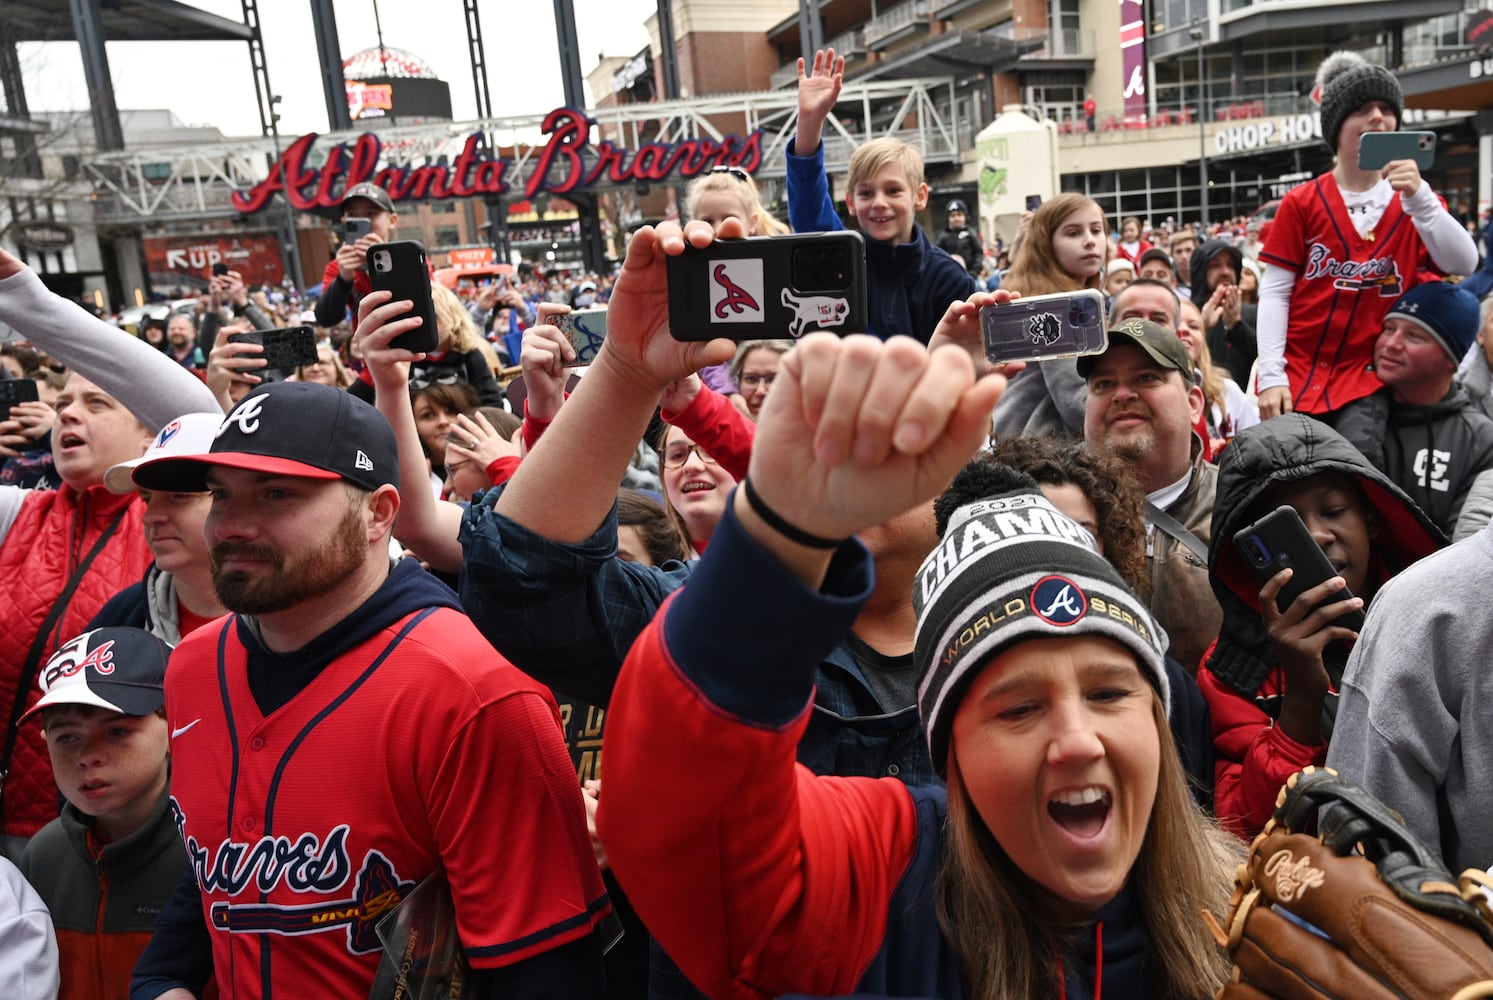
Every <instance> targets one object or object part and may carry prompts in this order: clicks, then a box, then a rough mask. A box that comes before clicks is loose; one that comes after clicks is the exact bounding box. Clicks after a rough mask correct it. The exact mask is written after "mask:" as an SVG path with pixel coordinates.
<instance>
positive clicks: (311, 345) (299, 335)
mask: <svg viewBox="0 0 1493 1000" xmlns="http://www.w3.org/2000/svg"><path fill="white" fill-rule="evenodd" d="M228 342H229V343H230V344H259V345H260V346H261V347H263V348H264V350H263V352H262V353H261V354H260V355H259V356H260V357H262V358H264V362H265V364H264V368H262V369H259V370H258V371H257V372H256V374H258V375H260V376H261V377H262V378H263V379H264V381H266V382H273V381H276V380H277V379H278V378H283V377H284V376H286V375H289V374H290V373H292V372H294V371H295V370H296V369H297V368H299V367H301V366H302V365H314V364H316V362H317V360H318V355H317V352H316V331H315V330H313V329H311V327H309V326H287V327H284V328H282V329H277V330H253V331H250V332H249V333H232V334H229V335H228Z"/></svg>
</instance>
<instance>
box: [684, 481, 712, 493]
mask: <svg viewBox="0 0 1493 1000" xmlns="http://www.w3.org/2000/svg"><path fill="white" fill-rule="evenodd" d="M713 489H715V483H707V482H703V481H700V480H696V481H695V482H692V483H685V484H684V485H683V486H681V487H680V488H679V492H680V493H681V494H685V495H688V494H690V493H704V492H706V491H708V490H713Z"/></svg>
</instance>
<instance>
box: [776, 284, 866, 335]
mask: <svg viewBox="0 0 1493 1000" xmlns="http://www.w3.org/2000/svg"><path fill="white" fill-rule="evenodd" d="M782 302H783V305H785V306H787V307H788V308H789V309H792V310H793V322H792V323H790V324H788V332H789V333H791V334H793V339H794V340H797V339H798V338H799V337H801V336H803V335H804V334H805V333H807V332H808V331H809V330H811V329H812V330H828V329H829V328H830V327H836V326H839V325H840V324H842V323H844V322H845V317H846V316H849V315H850V303H849V302H848V301H847V300H845V299H837V298H834V297H833V296H829V295H805V296H803V297H802V298H800V297H799V296H797V295H794V294H793V293H792V292H790V291H788V289H786V288H785V289H783V299H782Z"/></svg>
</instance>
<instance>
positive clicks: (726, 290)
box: [668, 231, 868, 341]
mask: <svg viewBox="0 0 1493 1000" xmlns="http://www.w3.org/2000/svg"><path fill="white" fill-rule="evenodd" d="M668 274H669V332H670V333H672V334H673V336H674V339H675V340H684V341H695V340H713V339H715V338H716V337H728V338H730V339H731V340H737V341H742V340H782V339H784V338H786V337H793V338H794V339H797V338H799V337H802V336H803V335H804V334H806V333H812V332H813V331H815V330H826V331H828V332H830V333H838V334H851V333H863V332H864V331H865V329H866V321H867V317H868V310H867V307H866V242H865V240H864V239H863V238H862V237H861V234H860V233H857V232H850V231H846V232H839V233H796V234H793V235H789V236H753V237H749V238H747V239H741V240H717V241H716V242H714V243H712V244H710V246H708V247H705V248H704V249H698V248H696V247H686V248H685V251H684V253H682V254H680V255H679V256H677V257H670V258H669V261H668Z"/></svg>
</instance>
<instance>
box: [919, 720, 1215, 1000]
mask: <svg viewBox="0 0 1493 1000" xmlns="http://www.w3.org/2000/svg"><path fill="white" fill-rule="evenodd" d="M1151 717H1152V719H1153V720H1154V721H1155V723H1156V731H1157V737H1158V739H1159V740H1160V742H1161V773H1160V775H1159V776H1158V781H1157V783H1156V801H1155V804H1154V805H1153V806H1152V807H1151V816H1150V821H1149V823H1148V824H1147V827H1146V836H1145V839H1144V840H1143V841H1142V843H1141V849H1140V854H1139V856H1138V857H1137V858H1136V860H1135V865H1134V867H1133V868H1132V869H1131V872H1130V883H1131V885H1132V886H1133V887H1134V891H1135V895H1136V898H1137V900H1138V902H1139V905H1140V909H1141V914H1142V916H1143V917H1144V919H1145V923H1146V928H1147V931H1148V933H1149V934H1150V938H1151V952H1152V960H1151V961H1150V963H1149V966H1150V968H1152V969H1153V970H1155V974H1156V975H1157V977H1158V978H1159V979H1160V980H1161V981H1160V982H1158V983H1157V985H1158V987H1159V989H1160V992H1159V994H1158V995H1159V996H1161V997H1166V998H1175V1000H1189V998H1195V997H1210V996H1212V995H1213V994H1214V992H1215V991H1217V990H1218V988H1219V987H1220V986H1222V985H1223V983H1224V980H1225V979H1227V978H1228V974H1229V959H1228V956H1227V955H1226V954H1225V953H1224V951H1223V949H1221V948H1219V947H1218V944H1217V943H1216V942H1215V941H1214V940H1213V936H1212V934H1211V933H1209V931H1208V929H1207V927H1206V925H1204V923H1203V921H1202V919H1201V917H1202V913H1203V911H1204V910H1207V911H1209V912H1211V913H1213V914H1214V915H1215V916H1221V915H1222V914H1223V913H1224V911H1225V908H1226V906H1227V903H1228V896H1229V892H1230V890H1231V889H1232V887H1233V883H1232V876H1233V871H1234V867H1235V866H1236V865H1237V864H1238V862H1239V860H1240V859H1241V857H1242V849H1243V845H1242V844H1240V843H1239V842H1238V841H1236V840H1234V839H1233V838H1231V837H1230V836H1229V835H1228V834H1226V833H1224V832H1223V831H1222V830H1221V829H1219V827H1218V825H1217V824H1216V823H1214V822H1213V821H1212V820H1210V819H1208V818H1207V817H1205V816H1204V815H1203V813H1202V811H1201V810H1200V809H1199V808H1198V806H1197V805H1196V804H1195V803H1194V802H1193V800H1192V796H1191V795H1189V794H1188V791H1187V779H1186V777H1185V776H1184V775H1183V773H1182V764H1181V761H1180V760H1178V758H1177V748H1176V744H1175V743H1174V742H1173V741H1172V734H1171V727H1170V726H1168V724H1167V720H1166V711H1165V709H1164V708H1163V707H1162V704H1161V699H1160V698H1155V699H1153V700H1152V707H1151ZM948 775H949V782H948V792H949V819H948V826H947V828H946V830H945V844H944V861H943V869H942V871H940V873H939V877H938V922H939V925H940V926H941V927H942V928H943V933H944V938H945V939H946V940H947V941H948V942H949V943H950V945H951V946H952V947H953V948H954V949H955V951H956V952H957V953H958V954H959V955H960V957H961V959H962V961H963V965H964V979H965V996H966V997H968V998H970V1000H1006V998H1009V997H1054V996H1056V995H1057V984H1058V982H1059V973H1060V966H1061V962H1062V954H1061V943H1062V941H1063V939H1064V937H1066V936H1067V933H1068V929H1067V928H1065V927H1063V926H1061V925H1057V924H1054V923H1052V922H1051V921H1049V920H1047V919H1044V917H1043V915H1042V908H1041V906H1040V904H1038V903H1037V902H1036V901H1035V900H1034V899H1033V897H1032V891H1031V889H1030V888H1028V887H1029V886H1030V884H1031V882H1030V879H1029V878H1028V877H1027V876H1026V875H1025V874H1024V873H1023V872H1022V871H1021V870H1020V869H1019V868H1017V867H1016V865H1015V863H1014V862H1012V861H1011V859H1010V856H1009V855H1007V854H1006V852H1005V849H1004V848H1002V847H1001V846H1000V844H999V843H998V842H997V841H996V839H995V837H994V835H993V834H991V832H990V829H989V828H988V827H987V826H986V825H985V824H984V822H983V821H982V820H981V819H980V814H979V813H978V812H977V811H976V810H975V807H974V803H973V802H971V801H970V798H969V792H968V791H967V790H966V789H965V787H964V779H963V776H962V775H961V774H960V771H959V765H958V761H957V760H956V758H955V755H954V753H953V750H952V748H951V749H950V752H949V759H948Z"/></svg>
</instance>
